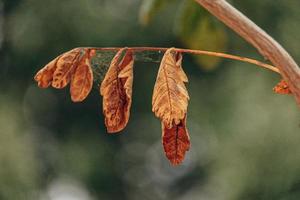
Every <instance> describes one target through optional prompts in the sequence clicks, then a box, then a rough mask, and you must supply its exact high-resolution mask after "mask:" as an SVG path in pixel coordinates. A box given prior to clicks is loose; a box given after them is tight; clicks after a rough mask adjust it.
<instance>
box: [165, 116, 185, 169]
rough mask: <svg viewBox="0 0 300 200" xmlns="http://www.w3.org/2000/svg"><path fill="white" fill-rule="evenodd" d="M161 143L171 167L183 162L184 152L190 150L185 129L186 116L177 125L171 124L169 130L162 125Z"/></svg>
mask: <svg viewBox="0 0 300 200" xmlns="http://www.w3.org/2000/svg"><path fill="white" fill-rule="evenodd" d="M162 143H163V147H164V150H165V153H166V156H167V158H168V159H169V160H170V162H171V163H172V165H178V164H180V163H182V161H183V160H184V156H185V152H186V151H188V150H189V149H190V137H189V133H188V130H187V128H186V116H185V117H184V119H183V120H180V123H179V124H177V125H176V124H175V123H173V126H172V127H171V128H168V127H167V126H165V125H164V123H162Z"/></svg>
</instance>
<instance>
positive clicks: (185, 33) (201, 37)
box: [175, 0, 228, 70]
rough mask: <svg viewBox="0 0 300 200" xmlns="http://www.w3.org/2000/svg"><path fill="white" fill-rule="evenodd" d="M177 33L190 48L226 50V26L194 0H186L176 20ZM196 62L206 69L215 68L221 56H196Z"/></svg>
mask: <svg viewBox="0 0 300 200" xmlns="http://www.w3.org/2000/svg"><path fill="white" fill-rule="evenodd" d="M175 33H176V34H177V35H178V37H179V39H180V40H181V41H182V43H183V44H184V45H185V46H186V47H187V48H189V49H201V50H207V51H217V52H225V51H226V49H227V40H228V39H227V34H226V32H225V29H224V26H223V25H222V24H221V23H219V22H218V21H217V20H215V19H214V18H213V17H212V16H211V15H210V14H209V13H208V12H207V11H206V10H205V9H203V8H202V7H200V6H199V5H198V4H197V3H196V2H195V1H194V0H185V1H183V3H182V6H181V8H180V10H179V12H178V18H177V20H175ZM194 57H195V60H196V62H197V63H198V64H199V66H200V67H202V68H203V69H205V70H213V69H215V68H216V67H217V65H218V64H219V63H220V61H221V58H219V57H212V56H194Z"/></svg>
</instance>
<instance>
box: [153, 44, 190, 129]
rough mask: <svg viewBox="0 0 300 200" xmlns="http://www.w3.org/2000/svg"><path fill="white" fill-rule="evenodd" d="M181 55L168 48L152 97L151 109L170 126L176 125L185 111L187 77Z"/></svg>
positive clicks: (187, 97)
mask: <svg viewBox="0 0 300 200" xmlns="http://www.w3.org/2000/svg"><path fill="white" fill-rule="evenodd" d="M181 62H182V55H181V54H180V53H176V52H175V51H174V49H173V48H171V49H168V50H167V51H166V53H165V54H164V57H163V59H162V61H161V64H160V67H159V71H158V75H157V79H156V83H155V86H154V91H153V97H152V111H153V112H154V113H155V115H156V116H157V117H158V118H160V119H161V120H162V122H163V123H164V124H165V125H166V126H167V127H168V128H171V127H172V126H173V123H175V124H176V125H178V124H179V123H180V121H181V120H182V119H183V118H184V116H185V115H186V112H187V106H188V100H189V95H188V92H187V89H186V87H185V84H184V83H186V82H188V78H187V76H186V74H185V73H184V71H183V69H182V67H181Z"/></svg>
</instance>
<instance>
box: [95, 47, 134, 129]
mask: <svg viewBox="0 0 300 200" xmlns="http://www.w3.org/2000/svg"><path fill="white" fill-rule="evenodd" d="M124 51H125V55H124V57H123V58H122V60H121V61H120V59H121V57H122V54H123V52H124ZM133 64H134V59H133V53H132V51H128V50H127V49H126V48H123V49H120V50H119V51H118V52H117V54H116V55H115V56H114V58H113V59H112V61H111V64H110V67H109V69H108V71H107V73H106V75H105V77H104V80H103V81H102V83H101V86H100V94H101V95H102V96H103V114H104V116H105V125H106V127H107V132H109V133H116V132H119V131H121V130H122V129H124V128H125V126H126V125H127V123H128V120H129V115H130V107H131V102H132V97H131V96H132V83H133Z"/></svg>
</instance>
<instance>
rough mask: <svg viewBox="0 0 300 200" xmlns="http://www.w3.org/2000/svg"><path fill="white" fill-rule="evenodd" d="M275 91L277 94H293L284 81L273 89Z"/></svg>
mask: <svg viewBox="0 0 300 200" xmlns="http://www.w3.org/2000/svg"><path fill="white" fill-rule="evenodd" d="M273 91H274V92H275V93H277V94H292V91H291V90H290V88H289V85H288V84H287V82H286V81H285V80H283V79H282V80H281V81H280V82H279V83H278V84H277V85H276V86H275V87H274V88H273Z"/></svg>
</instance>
